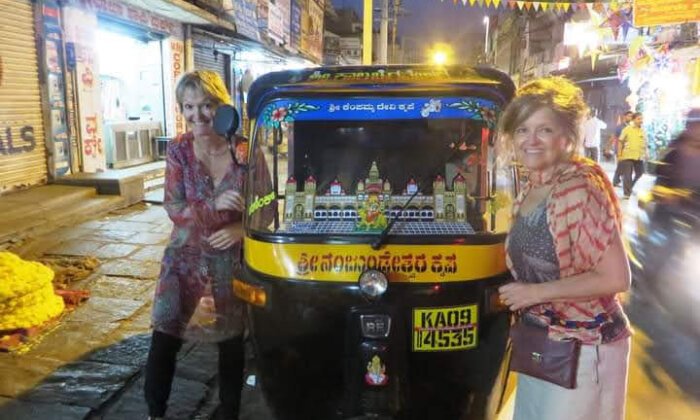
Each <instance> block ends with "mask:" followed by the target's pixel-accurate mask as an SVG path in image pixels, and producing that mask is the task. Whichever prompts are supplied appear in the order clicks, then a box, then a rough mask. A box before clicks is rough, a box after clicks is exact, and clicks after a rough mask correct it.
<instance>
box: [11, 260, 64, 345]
mask: <svg viewBox="0 0 700 420" xmlns="http://www.w3.org/2000/svg"><path fill="white" fill-rule="evenodd" d="M53 276H54V272H53V271H52V270H51V269H50V268H48V267H46V266H45V265H43V264H40V263H37V262H33V261H24V260H23V259H21V258H20V257H18V256H17V255H15V254H13V253H11V252H0V331H3V330H13V329H17V328H29V327H33V326H36V325H40V324H42V323H44V322H46V321H48V320H49V319H51V318H54V317H56V316H58V315H59V314H60V313H61V312H63V308H64V303H63V299H62V298H61V297H59V296H56V295H55V294H54V290H53V283H51V281H52V280H53Z"/></svg>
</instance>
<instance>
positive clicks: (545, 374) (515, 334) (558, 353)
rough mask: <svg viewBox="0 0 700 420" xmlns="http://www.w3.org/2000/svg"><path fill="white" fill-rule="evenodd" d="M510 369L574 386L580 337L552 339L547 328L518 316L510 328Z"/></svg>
mask: <svg viewBox="0 0 700 420" xmlns="http://www.w3.org/2000/svg"><path fill="white" fill-rule="evenodd" d="M510 339H511V342H512V344H513V351H512V354H511V361H510V369H511V370H512V371H515V372H519V373H524V374H526V375H529V376H532V377H534V378H538V379H541V380H543V381H547V382H550V383H553V384H555V385H559V386H561V387H564V388H567V389H574V388H576V372H577V371H578V359H579V356H580V354H581V341H580V340H576V339H571V340H563V341H559V340H552V339H550V338H549V337H548V336H547V328H544V327H538V326H535V325H530V324H528V323H526V322H523V320H522V319H520V320H518V321H517V322H516V323H515V324H514V325H513V326H512V327H511V329H510Z"/></svg>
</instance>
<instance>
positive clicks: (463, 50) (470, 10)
mask: <svg viewBox="0 0 700 420" xmlns="http://www.w3.org/2000/svg"><path fill="white" fill-rule="evenodd" d="M332 1H333V5H334V6H335V7H336V8H342V7H353V8H355V9H356V10H357V13H358V15H359V16H360V19H362V0H332ZM373 1H374V9H377V8H379V5H380V4H381V3H380V1H381V0H373ZM390 4H391V0H390ZM390 7H391V5H390ZM403 8H404V9H405V10H406V12H407V13H408V15H407V16H402V17H400V18H399V25H398V33H399V36H410V37H415V38H418V39H420V40H421V41H423V43H424V45H426V47H427V46H429V45H431V44H433V43H435V42H446V43H448V44H450V45H452V47H453V48H454V49H455V50H456V52H457V53H458V54H468V53H469V51H470V50H471V49H472V48H473V47H475V46H476V45H477V44H478V45H483V39H484V38H483V37H484V31H485V28H484V25H483V18H484V16H485V15H486V13H488V12H491V13H493V12H494V9H493V8H481V7H470V6H463V5H462V3H461V2H458V3H457V4H454V3H453V2H452V0H445V1H444V2H441V1H440V0H403ZM375 22H376V21H375ZM375 25H377V24H376V23H375Z"/></svg>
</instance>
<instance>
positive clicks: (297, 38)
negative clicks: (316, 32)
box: [289, 0, 302, 52]
mask: <svg viewBox="0 0 700 420" xmlns="http://www.w3.org/2000/svg"><path fill="white" fill-rule="evenodd" d="M301 1H302V0H292V1H291V11H290V14H289V20H290V22H289V50H290V51H292V52H297V51H298V50H299V47H300V46H301V15H302V13H301Z"/></svg>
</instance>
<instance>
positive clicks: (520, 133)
mask: <svg viewBox="0 0 700 420" xmlns="http://www.w3.org/2000/svg"><path fill="white" fill-rule="evenodd" d="M513 142H514V144H515V151H516V154H517V157H518V160H519V161H520V163H522V164H523V165H524V166H525V167H526V168H528V169H529V170H531V171H543V170H547V169H550V168H553V167H554V166H556V165H557V164H559V163H561V162H563V161H565V160H566V159H567V157H568V154H569V152H568V144H569V142H568V141H567V138H566V135H565V134H564V129H563V128H562V126H561V124H560V123H559V121H558V119H557V115H556V114H555V113H554V111H552V110H551V109H550V108H547V107H543V108H539V109H538V110H537V111H535V112H534V113H533V114H532V115H531V116H530V118H528V119H526V120H525V121H524V122H523V123H522V124H520V125H519V126H518V127H516V128H515V130H514V132H513Z"/></svg>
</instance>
